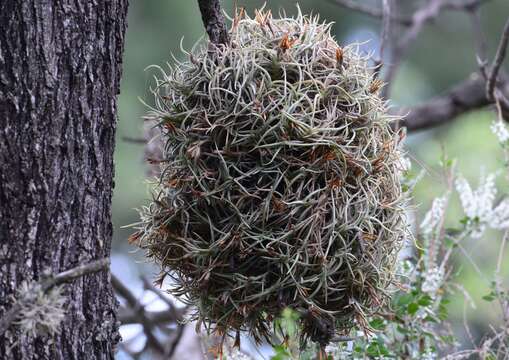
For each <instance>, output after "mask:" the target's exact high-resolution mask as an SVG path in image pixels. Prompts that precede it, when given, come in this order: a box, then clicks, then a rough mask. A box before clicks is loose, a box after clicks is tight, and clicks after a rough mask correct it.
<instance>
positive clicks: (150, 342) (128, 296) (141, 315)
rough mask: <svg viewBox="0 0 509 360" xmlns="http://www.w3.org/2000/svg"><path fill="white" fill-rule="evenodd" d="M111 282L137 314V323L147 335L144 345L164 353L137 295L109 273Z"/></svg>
mask: <svg viewBox="0 0 509 360" xmlns="http://www.w3.org/2000/svg"><path fill="white" fill-rule="evenodd" d="M111 284H112V286H113V288H114V289H115V291H116V292H117V293H118V294H119V295H120V296H121V297H123V298H124V299H125V300H126V302H127V304H128V305H129V306H130V307H131V308H132V309H133V310H134V312H135V313H136V314H137V316H138V319H139V323H140V324H141V325H142V326H143V332H144V333H145V336H146V337H147V345H146V346H150V347H151V348H153V349H154V350H155V351H156V352H158V353H159V354H164V346H163V345H162V344H161V343H160V342H159V340H158V339H157V338H156V337H155V335H154V333H153V328H154V324H153V323H152V322H150V320H149V319H148V318H147V316H146V314H145V308H144V307H143V306H142V305H141V304H140V302H139V301H138V299H137V297H136V296H135V295H134V294H133V293H132V292H131V290H129V289H128V288H127V287H126V286H125V285H124V284H123V283H122V282H121V281H120V280H119V279H118V278H117V277H116V276H115V275H113V274H111Z"/></svg>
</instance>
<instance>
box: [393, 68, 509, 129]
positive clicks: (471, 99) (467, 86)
mask: <svg viewBox="0 0 509 360" xmlns="http://www.w3.org/2000/svg"><path fill="white" fill-rule="evenodd" d="M499 81H500V83H501V84H500V90H501V91H502V93H504V94H509V77H507V76H500V77H499ZM491 103H492V101H490V100H489V99H488V98H487V95H486V85H485V81H484V78H483V77H482V76H481V75H480V74H479V73H474V74H472V75H471V76H470V78H469V79H467V80H465V81H463V82H462V83H460V84H458V85H456V86H455V87H453V88H452V89H451V90H449V91H447V92H446V93H444V94H443V95H440V96H436V97H434V98H432V99H431V100H429V101H427V102H425V103H423V104H420V105H417V106H413V107H410V108H403V109H401V110H400V111H399V113H400V114H408V115H407V116H406V118H405V120H404V122H403V125H404V126H406V128H407V130H408V131H417V130H424V129H429V128H432V127H435V126H439V125H442V124H445V123H447V122H449V121H452V120H454V119H455V118H457V117H458V116H459V115H461V114H463V113H466V112H468V111H471V110H476V109H481V108H483V107H485V106H488V105H490V104H491ZM503 112H504V116H505V118H507V116H508V115H509V108H507V107H504V108H503Z"/></svg>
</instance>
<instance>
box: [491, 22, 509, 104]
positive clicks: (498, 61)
mask: <svg viewBox="0 0 509 360" xmlns="http://www.w3.org/2000/svg"><path fill="white" fill-rule="evenodd" d="M508 43H509V18H508V19H507V22H506V23H505V26H504V31H503V33H502V37H501V39H500V42H499V44H498V48H497V53H496V55H495V59H493V63H492V65H491V71H490V76H489V77H488V81H487V83H486V92H487V97H488V99H489V100H491V101H493V100H494V99H495V86H496V83H497V77H498V73H499V71H500V67H501V66H502V63H503V62H504V58H505V55H506V53H507V44H508Z"/></svg>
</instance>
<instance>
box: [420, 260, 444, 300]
mask: <svg viewBox="0 0 509 360" xmlns="http://www.w3.org/2000/svg"><path fill="white" fill-rule="evenodd" d="M443 278H444V274H443V272H442V270H440V269H439V268H437V267H432V268H431V269H428V271H426V273H425V274H424V282H423V283H422V291H424V292H425V293H427V294H428V295H430V296H431V297H434V296H435V295H436V293H437V291H438V289H440V286H442V280H443Z"/></svg>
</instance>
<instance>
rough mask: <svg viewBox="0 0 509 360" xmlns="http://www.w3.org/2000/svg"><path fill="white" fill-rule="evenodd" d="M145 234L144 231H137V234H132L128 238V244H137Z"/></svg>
mask: <svg viewBox="0 0 509 360" xmlns="http://www.w3.org/2000/svg"><path fill="white" fill-rule="evenodd" d="M142 234H143V232H142V231H137V232H135V233H134V234H131V235H130V236H129V237H128V238H127V242H128V243H129V244H131V245H133V244H135V243H136V242H137V241H138V240H139V239H140V237H141V235H142Z"/></svg>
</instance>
